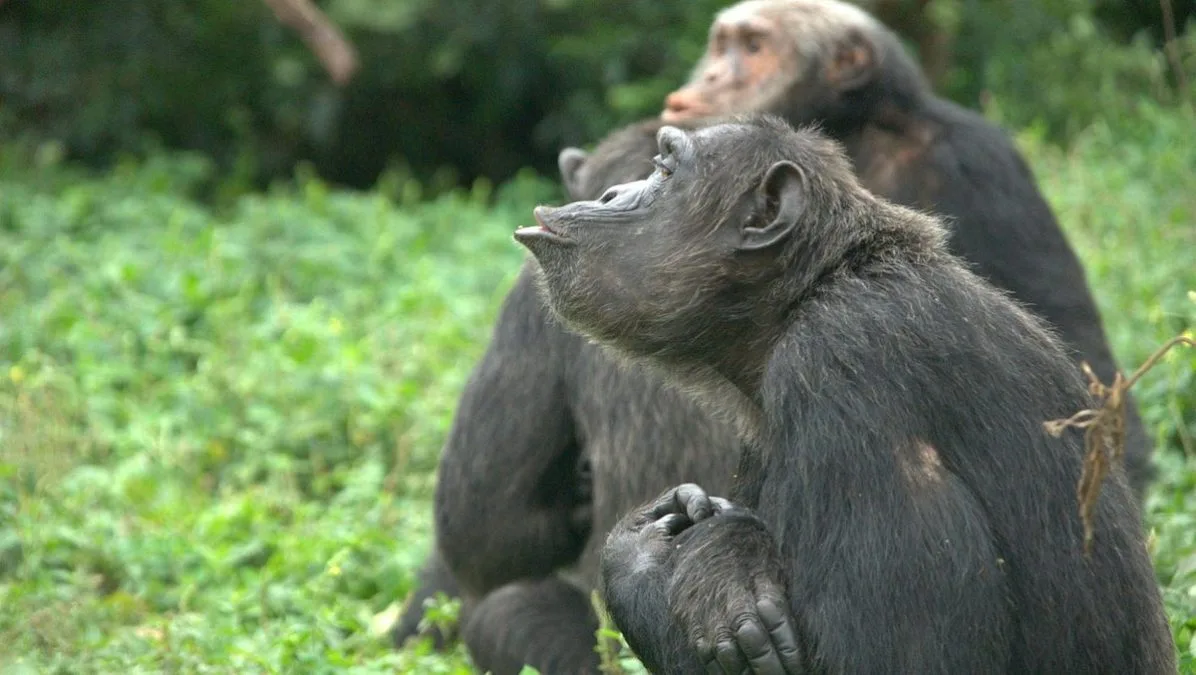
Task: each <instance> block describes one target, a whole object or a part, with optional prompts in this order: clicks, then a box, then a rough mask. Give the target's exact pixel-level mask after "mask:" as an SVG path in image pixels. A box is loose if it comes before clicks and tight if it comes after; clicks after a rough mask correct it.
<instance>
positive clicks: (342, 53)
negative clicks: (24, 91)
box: [0, 0, 358, 87]
mask: <svg viewBox="0 0 1196 675" xmlns="http://www.w3.org/2000/svg"><path fill="white" fill-rule="evenodd" d="M264 1H265V3H266V4H267V5H268V6H269V7H270V9H271V10H273V11H274V16H276V17H277V18H278V21H279V22H280V23H282V24H283V25H285V26H287V27H289V28H291V29H292V30H294V31H295V32H297V33H299V37H300V39H302V40H303V42H305V43H306V44H307V47H308V49H310V50H312V52H313V53H315V55H316V58H318V59H319V60H320V63H321V64H322V65H323V66H324V70H325V71H326V72H327V73H328V76H329V77H331V78H332V81H333V82H334V83H335V84H336V85H337V86H338V87H341V86H344V85H345V84H347V83H348V82H349V80H351V79H352V78H353V75H354V74H355V73H356V72H357V68H358V62H357V50H356V49H354V47H353V45H352V43H350V42H349V41H348V40H347V39H346V38H345V36H344V35H343V34H342V33H341V31H340V29H338V28H337V27H336V26H335V25H334V24H333V23H332V21H331V20H329V19H328V17H327V16H325V15H324V13H323V12H321V11H320V9H319V8H318V7H316V6H315V5H314V4H312V2H311V0H264ZM0 2H3V0H0Z"/></svg>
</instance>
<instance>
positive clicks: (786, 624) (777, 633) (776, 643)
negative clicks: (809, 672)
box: [756, 598, 803, 675]
mask: <svg viewBox="0 0 1196 675" xmlns="http://www.w3.org/2000/svg"><path fill="white" fill-rule="evenodd" d="M787 609H788V608H787V607H783V606H782V605H781V604H779V603H777V602H776V601H775V600H773V599H772V598H762V599H760V600H757V601H756V612H757V614H758V615H759V616H760V620H761V621H762V622H763V623H764V628H765V629H766V630H768V635H769V637H770V642H771V643H772V646H773V647H774V648H775V649H776V653H777V656H778V657H779V658H780V660H781V663H783V664H784V665H785V672H786V673H789V675H797V673H800V672H802V670H803V667H802V654H801V644H800V643H799V642H798V641H797V630H796V628H795V627H794V625H793V621H792V620H791V619H790V617H789V613H788V611H787Z"/></svg>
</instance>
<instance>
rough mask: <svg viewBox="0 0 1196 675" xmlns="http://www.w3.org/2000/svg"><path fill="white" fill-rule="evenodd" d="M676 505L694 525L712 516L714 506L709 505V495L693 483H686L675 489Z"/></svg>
mask: <svg viewBox="0 0 1196 675" xmlns="http://www.w3.org/2000/svg"><path fill="white" fill-rule="evenodd" d="M677 505H678V506H679V507H680V510H682V511H684V512H685V513H686V514H688V515H689V518H690V520H692V521H694V522H695V523H699V522H701V521H703V520H706V519H707V518H709V517H711V516H713V515H714V505H713V504H711V503H710V495H708V494H706V491H705V490H703V489H702V488H701V487H699V486H697V485H695V484H693V483H686V484H684V485H681V486H679V487H678V488H677Z"/></svg>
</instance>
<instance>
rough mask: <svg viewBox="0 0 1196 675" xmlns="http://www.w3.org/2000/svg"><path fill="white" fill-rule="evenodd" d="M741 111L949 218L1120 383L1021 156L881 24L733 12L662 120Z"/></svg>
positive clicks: (833, 4)
mask: <svg viewBox="0 0 1196 675" xmlns="http://www.w3.org/2000/svg"><path fill="white" fill-rule="evenodd" d="M744 112H771V113H775V114H778V115H780V116H781V117H783V118H785V119H786V120H787V121H788V122H789V123H790V124H794V125H798V126H801V125H804V124H809V123H817V124H818V125H819V126H820V127H821V128H822V129H823V131H824V132H826V133H828V134H829V135H831V136H832V137H833V138H835V139H836V140H838V141H839V142H840V143H841V144H843V145H844V146H845V147H846V149H847V152H848V155H849V156H850V158H851V161H852V164H853V166H854V169H855V171H856V173H857V175H858V176H859V178H860V180H861V182H862V183H863V185H864V187H866V188H868V189H869V190H870V191H872V192H873V193H875V194H877V195H880V196H882V197H885V198H886V199H889V200H891V201H894V202H896V203H898V204H904V205H907V206H915V207H917V208H920V209H923V210H929V211H933V212H935V213H937V214H940V215H942V216H945V217H946V220H947V221H948V223H949V225H950V228H951V229H950V240H949V243H950V246H951V249H952V251H953V252H954V253H956V254H957V255H959V256H961V257H963V258H964V259H965V260H967V261H968V262H969V263H971V264H972V265H973V267H974V269H975V271H976V272H978V273H979V274H980V275H981V276H982V277H984V278H985V279H987V280H989V281H991V282H992V283H994V284H996V285H997V286H998V287H1000V288H1003V289H1007V290H1009V291H1010V292H1012V293H1013V295H1014V297H1015V298H1017V299H1018V300H1019V301H1021V302H1022V303H1025V304H1026V305H1028V306H1029V309H1030V310H1031V311H1033V312H1034V313H1035V314H1037V315H1039V316H1040V317H1042V318H1044V319H1046V320H1047V321H1048V322H1049V323H1050V324H1051V325H1052V326H1054V327H1055V328H1056V329H1057V330H1058V331H1059V332H1060V334H1061V336H1062V338H1063V340H1064V343H1065V344H1066V345H1067V346H1068V347H1069V348H1071V349H1073V350H1075V352H1077V354H1076V355H1077V356H1078V358H1082V359H1084V360H1086V361H1088V362H1089V363H1090V364H1091V365H1092V367H1093V370H1094V371H1095V372H1096V373H1097V374H1098V375H1099V376H1100V377H1101V378H1102V379H1103V380H1104V381H1106V382H1109V381H1111V380H1112V379H1113V374H1114V372H1115V371H1116V369H1117V366H1116V363H1115V361H1114V359H1113V355H1112V352H1111V350H1110V349H1109V345H1108V341H1107V339H1106V337H1105V332H1104V328H1103V326H1102V322H1101V317H1100V313H1099V312H1098V310H1097V307H1096V303H1095V302H1094V301H1093V298H1092V294H1091V293H1090V292H1089V290H1088V286H1087V282H1086V280H1085V275H1084V270H1083V268H1082V267H1081V266H1080V263H1079V260H1078V259H1077V258H1076V255H1075V253H1074V251H1072V249H1071V247H1070V246H1069V245H1068V243H1067V240H1066V239H1065V238H1064V236H1063V233H1062V231H1061V230H1060V228H1059V224H1058V222H1057V221H1056V220H1055V217H1054V215H1053V214H1052V213H1051V210H1050V207H1049V206H1048V205H1047V203H1046V201H1045V200H1044V199H1043V197H1042V195H1041V193H1040V192H1039V191H1038V188H1037V186H1036V185H1035V182H1034V178H1033V176H1032V175H1031V173H1030V170H1029V168H1028V167H1027V166H1026V163H1025V162H1024V161H1023V159H1022V157H1021V156H1020V154H1019V153H1018V151H1017V149H1016V148H1015V147H1014V145H1013V143H1012V142H1011V141H1010V139H1009V138H1008V136H1007V135H1006V134H1005V133H1004V132H1003V131H1002V130H1001V129H999V128H998V127H996V126H994V125H993V124H991V123H990V122H988V121H987V120H985V119H984V118H983V117H982V116H981V115H979V114H977V113H975V112H973V111H971V110H968V109H966V108H962V107H960V106H958V105H955V104H954V103H951V102H950V101H947V100H944V99H941V98H938V97H936V96H935V95H934V93H933V92H932V91H931V90H930V87H929V86H928V85H927V83H926V79H925V78H924V77H923V75H922V72H921V71H920V69H919V68H918V66H917V65H916V64H915V62H914V61H913V60H912V59H911V58H910V57H909V55H908V54H907V53H906V51H905V49H904V48H903V47H902V45H901V42H900V41H899V39H898V38H897V36H896V35H895V34H894V33H893V32H892V31H890V30H888V29H887V28H886V27H885V26H884V25H882V24H881V23H880V22H878V21H876V20H875V19H874V18H873V17H872V16H870V15H868V14H867V13H866V12H864V11H863V10H861V9H860V8H858V7H855V6H853V5H850V4H847V3H845V2H839V1H837V0H748V1H747V2H741V3H739V4H736V5H733V6H731V7H729V8H727V9H725V10H723V11H722V12H721V13H720V14H719V15H718V17H717V18H716V20H715V21H714V24H713V26H712V27H711V30H710V41H709V45H708V48H707V51H706V54H705V55H704V56H703V58H702V60H701V61H700V62H699V63H698V65H697V67H696V68H695V71H694V75H693V77H692V79H691V80H690V82H689V83H688V84H687V85H686V86H684V87H682V88H681V89H679V90H678V91H676V92H674V93H672V94H670V95H669V97H668V99H667V101H666V105H665V109H664V111H663V113H662V114H661V118H662V119H663V120H664V121H665V122H667V123H669V124H675V123H678V122H687V123H693V122H694V121H697V120H700V119H703V118H711V117H714V118H717V117H720V116H726V115H730V114H734V113H744ZM631 161H640V160H639V158H638V157H636V158H632V159H631ZM590 170H591V171H593V170H594V168H593V167H591V168H590ZM644 175H647V174H646V173H645V174H644ZM1126 416H1127V419H1126V445H1127V449H1126V465H1127V468H1128V470H1129V476H1130V483H1131V485H1132V486H1133V488H1134V491H1135V492H1136V493H1137V494H1138V496H1139V498H1141V497H1142V495H1143V494H1144V493H1145V491H1146V489H1147V487H1148V485H1149V483H1150V481H1151V479H1152V477H1153V474H1154V472H1153V468H1152V466H1151V461H1150V454H1151V440H1150V438H1149V437H1148V435H1147V433H1146V430H1145V429H1144V428H1143V425H1142V420H1141V418H1140V417H1139V414H1138V409H1137V407H1136V405H1135V404H1134V402H1133V401H1129V402H1128V404H1127V406H1126Z"/></svg>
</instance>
